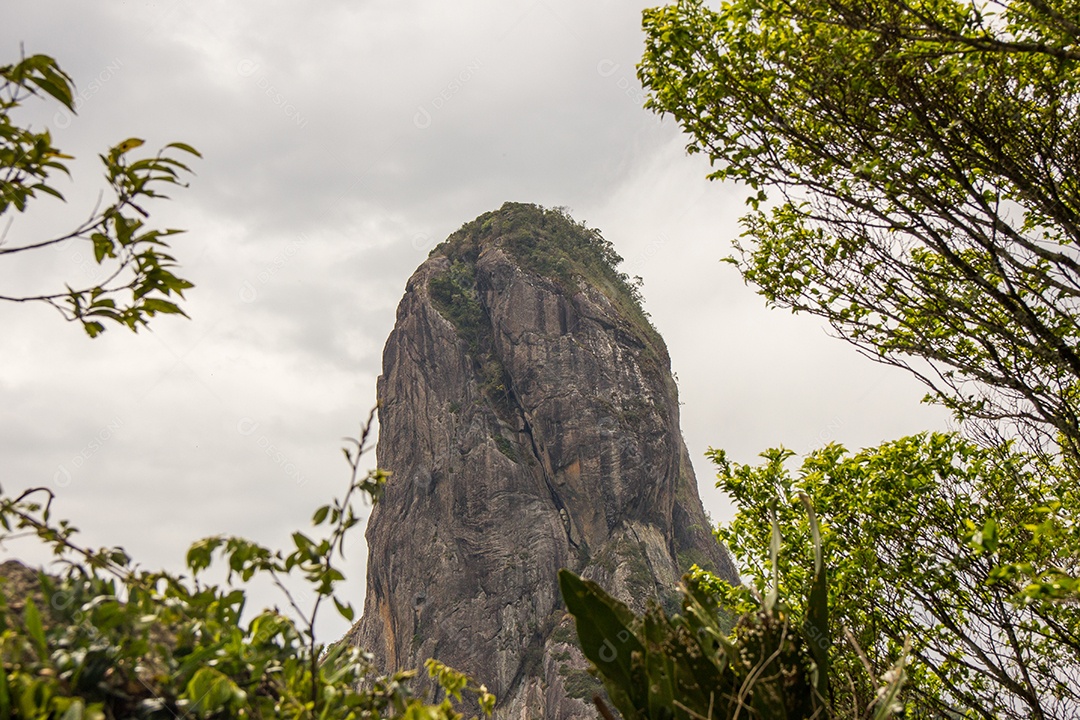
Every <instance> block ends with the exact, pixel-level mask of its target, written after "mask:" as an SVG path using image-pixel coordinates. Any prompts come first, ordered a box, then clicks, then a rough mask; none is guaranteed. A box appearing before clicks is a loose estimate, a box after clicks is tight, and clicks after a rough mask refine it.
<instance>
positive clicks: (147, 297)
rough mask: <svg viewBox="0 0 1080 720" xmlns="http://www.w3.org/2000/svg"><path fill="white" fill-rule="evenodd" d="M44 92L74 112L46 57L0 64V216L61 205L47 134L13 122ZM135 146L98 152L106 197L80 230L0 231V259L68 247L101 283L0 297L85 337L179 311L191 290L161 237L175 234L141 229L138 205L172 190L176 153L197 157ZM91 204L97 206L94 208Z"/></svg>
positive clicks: (177, 149)
mask: <svg viewBox="0 0 1080 720" xmlns="http://www.w3.org/2000/svg"><path fill="white" fill-rule="evenodd" d="M35 95H36V96H48V97H50V98H52V99H53V100H55V101H56V102H59V103H60V104H61V105H63V107H64V108H66V110H67V111H68V112H71V113H75V112H76V102H75V85H74V83H73V82H72V80H71V78H70V77H69V76H68V75H67V74H66V73H65V72H64V71H63V70H61V69H60V67H59V66H58V65H57V63H56V61H55V60H53V59H52V58H51V57H48V56H47V55H33V56H31V57H28V58H24V59H22V60H20V61H19V62H17V63H14V64H12V65H4V66H0V219H2V218H3V217H4V215H6V214H7V213H8V212H11V211H15V212H18V213H22V212H25V211H26V210H27V209H28V208H29V207H30V205H31V203H32V201H34V200H36V199H38V198H39V197H41V196H43V195H49V196H52V197H54V198H57V199H60V200H63V199H64V197H63V195H62V194H61V193H60V191H59V190H58V189H57V187H56V185H55V183H53V181H52V180H51V176H52V175H54V174H55V173H64V174H65V175H69V176H70V172H69V171H68V168H67V165H66V161H68V160H71V159H72V157H71V156H70V155H65V154H64V153H63V152H62V151H61V150H60V149H59V148H57V147H55V146H54V145H53V141H52V136H51V134H50V133H49V131H48V130H40V131H35V130H33V129H31V128H30V127H24V126H22V125H20V124H18V123H16V122H15V121H14V119H13V116H14V115H16V114H17V112H18V110H19V108H20V106H21V105H23V104H24V103H25V102H26V101H27V100H28V99H29V98H30V97H32V96H35ZM143 144H144V142H143V140H141V139H139V138H128V139H127V140H124V141H123V142H121V143H118V144H117V145H116V146H114V147H113V148H111V149H110V150H109V151H108V152H107V153H105V154H103V155H100V156H99V157H100V158H101V162H102V164H103V165H104V166H105V179H106V181H107V183H108V185H109V189H110V191H111V192H112V194H113V196H114V197H113V199H112V201H111V202H110V203H109V204H108V205H107V206H106V207H104V208H101V207H100V206H99V207H95V208H94V210H93V212H91V213H90V217H89V218H88V219H87V220H86V221H85V222H83V223H82V224H81V225H79V226H78V227H76V228H75V229H73V230H71V231H70V232H67V233H64V234H62V235H60V236H58V237H53V238H47V239H36V240H27V241H23V242H16V243H11V242H9V241H7V240H6V238H5V237H4V236H6V235H7V234H8V230H10V226H9V227H8V228H5V230H4V231H3V234H2V235H0V257H3V256H11V255H14V254H16V253H29V252H32V251H35V250H41V249H42V248H47V247H60V246H64V245H67V244H70V243H74V244H75V245H76V246H77V247H78V246H83V245H85V246H86V247H85V248H81V252H86V253H87V254H89V255H92V256H93V258H94V261H95V262H96V264H97V265H99V266H101V267H102V270H103V273H104V279H102V280H99V281H95V282H92V283H89V284H87V285H85V286H81V287H75V288H72V287H70V286H65V290H64V291H62V292H58V291H46V292H41V293H29V294H26V293H23V294H10V291H4V290H3V289H0V300H7V301H10V302H42V303H47V304H48V305H51V306H53V307H55V308H56V309H57V310H59V311H60V313H61V314H62V315H63V316H64V318H65V319H67V320H70V321H75V322H78V323H80V324H81V325H82V327H83V329H84V330H86V332H87V334H88V335H90V337H96V336H97V335H99V334H100V333H102V332H104V330H105V327H106V326H105V322H106V321H111V322H115V323H118V324H120V325H123V326H125V327H127V328H129V329H131V330H133V331H136V330H138V329H139V328H140V327H142V326H145V325H147V323H148V322H149V318H151V317H153V316H154V315H157V314H159V313H160V314H177V315H186V314H185V313H184V311H183V310H182V309H181V308H180V306H179V305H178V304H177V302H176V300H177V299H182V298H183V295H184V291H185V290H187V289H189V288H191V287H194V286H193V285H192V283H190V282H189V281H187V280H185V279H183V278H181V277H179V276H177V275H176V274H175V269H176V261H175V259H174V258H173V257H172V255H170V254H169V253H170V251H169V244H168V243H169V241H168V240H167V238H169V237H171V236H173V235H176V234H178V233H180V232H182V231H181V230H175V229H173V230H154V229H151V228H148V227H147V226H146V222H145V221H146V219H147V218H148V215H147V212H146V210H145V209H144V207H143V205H145V202H146V201H147V200H151V199H154V198H163V197H165V195H162V194H161V190H162V188H166V187H168V186H170V185H181V184H182V183H181V181H180V178H181V173H189V172H190V169H189V168H188V167H187V165H185V164H184V163H183V162H182V161H181V160H179V159H178V157H179V156H180V154H181V153H184V154H187V155H194V156H196V157H200V155H199V153H198V151H196V150H195V149H194V148H192V147H191V146H190V145H186V144H184V143H170V144H168V145H166V146H165V147H164V148H162V149H161V150H160V151H159V152H158V153H157V154H155V155H152V156H147V157H141V158H140V157H134V156H133V155H132V152H133V151H135V150H137V149H138V148H140V147H142V145H143ZM99 204H100V203H99Z"/></svg>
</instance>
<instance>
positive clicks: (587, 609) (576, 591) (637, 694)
mask: <svg viewBox="0 0 1080 720" xmlns="http://www.w3.org/2000/svg"><path fill="white" fill-rule="evenodd" d="M559 588H560V590H561V591H562V596H563V600H564V601H565V602H566V609H567V610H568V611H569V612H570V614H571V615H573V616H574V621H575V622H576V624H577V632H578V640H579V641H580V643H581V651H582V652H583V653H584V654H585V657H587V658H588V659H589V660H590V661H591V662H592V663H593V665H595V666H596V668H597V670H599V671H600V672H601V673H602V674H603V675H604V676H605V677H607V678H610V679H611V681H612V682H613V683H614V684H615V685H617V686H618V687H620V688H622V689H623V690H624V691H625V692H626V693H627V695H628V696H630V697H631V699H633V698H640V699H645V697H647V695H645V694H644V693H646V692H647V689H646V688H641V687H640V684H639V683H637V682H636V681H635V673H634V671H633V665H632V662H633V655H634V653H643V652H644V650H645V648H644V646H642V644H641V641H640V640H638V638H637V636H636V635H635V634H634V632H633V631H632V630H631V629H630V624H631V623H632V622H633V617H634V616H633V613H631V612H630V609H629V608H627V607H626V605H624V604H623V603H621V602H619V601H618V600H616V599H615V598H613V597H611V596H610V595H608V594H607V593H606V592H604V590H603V588H601V587H600V586H599V585H597V584H596V583H594V582H591V581H589V580H582V579H581V578H580V577H578V576H577V575H575V574H574V573H572V572H570V571H569V570H566V569H563V570H560V571H559ZM636 704H637V703H635V705H636ZM639 707H640V705H639Z"/></svg>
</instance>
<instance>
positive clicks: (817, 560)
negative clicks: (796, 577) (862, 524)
mask: <svg viewBox="0 0 1080 720" xmlns="http://www.w3.org/2000/svg"><path fill="white" fill-rule="evenodd" d="M799 500H801V501H802V503H803V506H804V507H805V508H806V514H807V516H808V518H809V522H810V532H811V536H812V537H813V541H814V579H813V581H812V583H811V586H810V596H809V597H808V598H807V605H806V619H805V621H804V623H803V636H804V639H805V640H806V644H807V645H808V646H809V647H810V654H811V655H813V657H814V663H815V664H816V665H817V668H816V672H815V679H816V682H815V684H814V686H815V688H816V690H817V694H818V700H819V701H820V702H826V701H827V700H828V698H829V697H830V695H829V672H830V668H829V648H830V647H832V637H831V635H830V634H829V585H828V573H827V571H826V568H825V559H824V550H823V548H822V543H821V529H820V527H819V526H818V520H817V514H816V513H815V512H814V506H813V504H812V503H811V502H810V497H809V496H808V495H807V494H806V493H799Z"/></svg>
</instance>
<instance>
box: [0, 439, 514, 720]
mask: <svg viewBox="0 0 1080 720" xmlns="http://www.w3.org/2000/svg"><path fill="white" fill-rule="evenodd" d="M369 427H370V419H369V421H368V425H367V426H365V429H364V432H363V433H362V435H361V439H360V440H359V441H357V442H356V443H355V446H354V447H352V448H350V449H346V456H347V458H348V460H349V464H350V467H351V469H352V479H351V482H350V484H349V488H348V491H347V493H346V494H345V496H344V498H343V499H341V500H335V501H334V502H333V503H332V504H330V505H326V506H323V507H321V508H319V509H318V510H317V511H316V512H315V515H314V518H313V520H314V524H315V525H316V526H321V525H326V526H327V527H328V529H329V530H328V533H327V534H326V536H325V537H323V538H321V539H319V538H312V537H309V536H308V535H307V534H305V533H301V532H297V533H294V534H293V544H294V547H293V549H292V550H290V551H288V552H282V551H274V550H271V549H269V548H266V547H263V546H261V545H258V544H256V543H253V542H250V541H248V540H244V539H242V538H235V537H212V538H207V539H206V540H203V541H200V542H198V543H195V544H194V545H193V546H192V547H191V550H190V551H189V553H188V555H187V567H188V570H189V571H190V572H191V577H190V578H188V577H184V576H181V575H174V574H170V573H166V572H147V571H143V570H140V569H138V568H137V567H136V566H135V565H133V563H132V561H131V559H130V558H129V557H128V555H127V554H126V553H125V552H124V551H123V550H121V549H103V550H93V549H89V548H84V547H81V546H79V545H78V544H76V543H75V541H74V539H73V535H74V533H75V529H74V528H73V527H71V526H70V525H69V524H68V523H66V522H64V521H59V522H55V521H53V520H52V518H51V503H52V500H53V498H52V494H51V493H50V492H49V491H48V490H45V489H42V488H38V489H33V490H28V491H27V492H26V493H23V494H22V495H21V496H19V497H16V498H11V497H7V496H2V497H0V524H2V525H3V528H4V533H3V534H2V535H0V539H6V538H9V537H11V536H13V535H18V534H26V533H30V534H34V535H37V536H38V537H39V538H40V539H41V540H42V541H44V542H45V543H47V544H48V545H49V546H51V547H52V549H53V550H54V552H55V554H56V556H57V559H58V560H59V561H60V562H61V563H63V564H64V565H66V567H67V569H66V571H64V572H63V573H61V574H59V575H58V576H54V575H46V574H35V573H32V572H30V571H28V570H26V569H25V568H22V569H21V571H20V570H19V567H21V566H16V567H15V568H14V570H13V568H12V567H11V564H10V563H9V564H8V565H7V566H5V568H4V569H5V570H6V572H5V573H4V575H5V576H6V577H5V580H4V582H3V583H2V585H0V601H2V604H0V718H3V719H6V718H58V719H62V720H82V719H83V718H87V719H89V720H105V719H111V718H147V719H150V718H154V719H156V718H177V717H194V718H283V717H288V718H297V719H302V718H325V719H329V718H371V719H373V720H374V719H377V718H395V717H403V718H415V719H417V720H420V719H422V718H429V719H431V720H457V719H458V718H460V717H461V714H460V713H459V712H458V711H457V710H456V709H455V708H456V707H457V704H459V703H460V702H461V701H462V693H463V691H467V692H469V693H470V694H471V695H472V696H474V697H476V698H477V700H478V702H479V707H480V710H481V711H482V712H483V713H485V714H487V715H490V714H491V711H492V708H493V706H494V702H495V699H494V697H493V696H491V695H490V694H489V693H488V692H487V691H486V689H485V688H483V687H482V686H480V687H477V686H475V685H474V684H473V683H472V682H471V681H470V680H469V679H468V678H467V677H465V676H464V675H462V674H460V673H457V672H455V671H454V670H453V669H451V668H448V667H446V666H444V665H442V664H440V663H438V662H435V661H429V662H428V665H427V668H428V672H429V673H430V675H431V676H432V678H434V680H435V683H436V686H437V687H438V688H441V691H442V693H443V696H444V699H443V700H442V701H441V702H438V703H434V702H433V701H429V700H427V699H426V698H424V697H422V696H418V695H416V694H414V692H413V691H412V690H411V689H410V681H411V680H412V678H413V676H414V675H415V672H412V671H410V672H398V673H394V674H392V675H381V674H380V673H379V671H378V669H377V668H375V667H373V666H372V665H371V662H370V656H368V655H366V654H365V653H363V652H362V651H361V650H360V649H359V648H356V647H353V646H350V645H348V644H346V643H338V644H334V645H326V644H325V643H322V642H319V641H318V640H317V638H316V635H315V621H316V618H317V616H318V613H319V610H320V608H321V606H322V605H323V604H325V603H328V602H331V601H332V602H333V603H334V605H335V606H336V608H337V610H338V612H340V613H341V614H342V615H343V616H344V617H346V618H348V619H352V616H353V610H352V608H351V607H350V606H349V605H348V603H346V602H342V601H341V600H340V599H338V598H337V597H335V595H334V588H335V586H336V585H337V583H338V582H339V581H340V580H342V579H343V575H342V574H341V572H340V571H339V570H338V569H337V568H336V567H335V565H334V562H333V561H334V560H335V558H340V557H342V552H343V543H344V538H345V535H346V533H347V531H348V530H350V529H351V528H352V527H354V526H355V525H356V523H357V522H358V519H357V516H356V514H355V512H354V509H353V499H354V498H355V497H356V496H357V495H358V494H361V495H367V496H369V497H372V498H375V497H377V495H378V492H379V489H380V487H381V486H382V483H383V482H384V480H385V474H383V473H381V472H379V471H373V472H370V473H368V474H366V475H361V474H360V473H359V472H358V468H359V462H360V457H361V455H362V453H363V451H364V450H365V449H366V448H365V445H364V443H365V441H366V439H367V434H368V428H369ZM218 559H220V560H221V561H224V565H225V567H226V568H227V570H228V580H227V582H225V583H224V584H223V585H216V584H211V583H206V582H204V581H201V580H200V579H199V578H200V576H202V575H204V573H205V571H206V570H207V569H208V568H210V567H211V566H212V565H213V564H214V562H215V561H216V560H218ZM256 575H264V576H268V577H269V578H271V579H272V581H273V582H274V583H275V584H276V585H277V587H278V588H279V589H280V590H281V591H282V593H283V597H284V598H285V600H286V602H287V604H288V608H287V609H286V611H281V610H278V609H277V608H273V609H266V610H263V611H261V612H259V613H257V614H255V615H254V616H253V617H251V618H250V619H245V616H244V614H243V613H244V609H245V603H246V600H247V597H246V594H245V591H244V588H243V583H245V582H246V581H248V580H250V579H251V578H252V577H254V576H256ZM289 575H300V576H302V577H303V578H304V579H305V580H306V581H307V583H308V588H309V592H310V597H311V598H312V601H311V603H310V607H306V608H305V607H303V605H305V604H306V603H305V602H302V599H301V598H299V597H298V596H297V595H296V594H294V593H293V592H290V590H289V589H288V588H287V587H286V585H285V584H284V582H283V579H284V578H285V577H286V576H289ZM27 576H29V577H27Z"/></svg>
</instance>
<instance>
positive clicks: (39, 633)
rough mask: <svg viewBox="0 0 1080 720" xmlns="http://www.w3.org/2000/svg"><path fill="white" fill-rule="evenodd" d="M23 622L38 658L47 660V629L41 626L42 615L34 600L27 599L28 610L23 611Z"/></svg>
mask: <svg viewBox="0 0 1080 720" xmlns="http://www.w3.org/2000/svg"><path fill="white" fill-rule="evenodd" d="M23 622H24V623H25V624H26V632H27V634H29V635H30V639H31V640H33V641H34V646H35V647H36V648H37V653H38V657H39V658H41V659H42V660H45V659H46V658H48V656H49V649H48V647H47V646H46V644H45V629H44V628H43V627H42V625H41V613H39V612H38V609H37V605H35V604H34V600H33V598H26V608H25V610H24V611H23Z"/></svg>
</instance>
